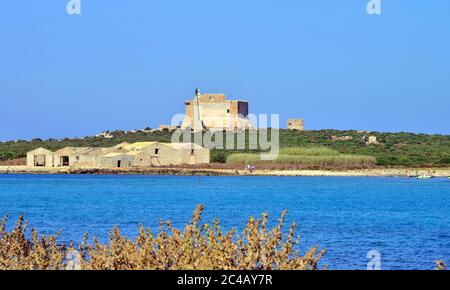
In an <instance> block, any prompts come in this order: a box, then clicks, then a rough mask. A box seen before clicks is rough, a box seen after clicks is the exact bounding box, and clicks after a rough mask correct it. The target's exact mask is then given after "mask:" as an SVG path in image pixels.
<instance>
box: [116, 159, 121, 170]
mask: <svg viewBox="0 0 450 290" xmlns="http://www.w3.org/2000/svg"><path fill="white" fill-rule="evenodd" d="M121 163H122V160H117V167H119V168H120V165H121Z"/></svg>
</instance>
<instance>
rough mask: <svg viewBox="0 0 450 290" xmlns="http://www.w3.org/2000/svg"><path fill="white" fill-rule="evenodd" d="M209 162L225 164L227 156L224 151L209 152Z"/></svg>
mask: <svg viewBox="0 0 450 290" xmlns="http://www.w3.org/2000/svg"><path fill="white" fill-rule="evenodd" d="M211 162H217V163H225V162H227V154H226V153H225V152H224V151H219V150H211Z"/></svg>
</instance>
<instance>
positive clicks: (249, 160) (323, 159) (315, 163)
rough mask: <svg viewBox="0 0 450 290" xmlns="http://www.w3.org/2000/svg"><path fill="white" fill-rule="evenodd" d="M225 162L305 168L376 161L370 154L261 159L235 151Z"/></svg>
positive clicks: (348, 166) (364, 164)
mask: <svg viewBox="0 0 450 290" xmlns="http://www.w3.org/2000/svg"><path fill="white" fill-rule="evenodd" d="M227 163H232V164H242V165H245V164H280V165H300V166H303V167H306V168H343V169H352V168H367V167H372V166H373V165H375V163H376V159H375V158H374V157H371V156H358V155H317V156H307V155H284V154H281V155H279V156H278V158H277V159H276V160H269V161H267V160H261V159H260V155H259V154H249V153H237V154H232V155H230V156H228V159H227Z"/></svg>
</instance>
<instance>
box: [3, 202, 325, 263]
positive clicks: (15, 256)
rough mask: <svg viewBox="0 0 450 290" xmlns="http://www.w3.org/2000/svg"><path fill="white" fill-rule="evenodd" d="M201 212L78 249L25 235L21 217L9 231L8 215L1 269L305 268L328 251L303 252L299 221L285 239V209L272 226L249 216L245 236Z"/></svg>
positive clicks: (116, 233) (200, 208)
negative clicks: (179, 224)
mask: <svg viewBox="0 0 450 290" xmlns="http://www.w3.org/2000/svg"><path fill="white" fill-rule="evenodd" d="M202 212H203V206H201V205H200V206H197V208H196V210H195V212H194V215H193V217H192V220H191V222H190V224H188V225H186V226H185V228H184V230H178V229H175V228H173V227H172V225H171V223H170V221H167V222H165V223H163V222H161V223H160V228H159V231H158V233H157V234H156V235H153V234H152V232H151V231H150V230H149V229H144V228H143V227H142V226H140V227H139V234H138V237H137V238H136V240H130V239H128V238H126V237H124V236H122V234H121V233H120V231H119V229H118V228H114V229H113V230H112V231H111V234H110V239H109V244H101V243H99V242H98V240H97V239H96V238H94V240H93V243H92V244H91V243H89V242H87V240H88V238H87V235H85V237H84V239H83V242H82V243H81V245H80V247H79V248H78V249H77V250H75V248H74V247H73V246H69V247H66V246H65V245H61V244H58V243H57V242H56V236H51V237H39V236H38V234H37V233H36V231H34V230H32V238H31V239H27V238H26V230H27V227H26V225H24V222H23V218H20V219H19V221H18V223H17V225H16V227H15V228H14V230H13V231H12V232H7V231H6V230H5V225H6V220H5V221H3V222H1V223H0V269H67V268H70V269H73V268H74V269H95V270H98V269H105V270H140V269H164V270H175V269H179V270H191V269H211V270H217V269H224V270H271V269H272V270H281V269H287V270H291V269H292V270H293V269H295V270H306V269H317V268H318V266H317V263H318V261H319V260H320V258H321V257H322V256H323V254H324V251H318V248H317V247H313V248H311V249H310V250H308V251H307V252H306V253H305V255H303V256H302V255H300V254H299V252H298V251H297V250H296V249H295V248H296V245H297V244H298V240H299V239H298V237H297V236H295V229H296V225H295V224H293V225H292V226H291V227H290V230H289V232H288V234H287V236H286V238H283V236H284V233H283V224H284V220H285V215H286V211H285V212H283V214H282V215H281V217H280V219H279V220H278V224H277V225H276V226H275V227H274V228H272V229H269V228H268V221H269V218H268V215H267V214H263V215H262V217H261V218H259V219H254V218H250V219H249V220H248V222H247V225H246V227H245V229H244V230H243V232H242V234H241V235H237V234H236V230H235V229H232V230H230V231H228V232H223V231H222V229H221V227H220V224H219V221H218V220H217V219H215V220H214V222H213V224H212V225H209V224H200V220H201V215H202Z"/></svg>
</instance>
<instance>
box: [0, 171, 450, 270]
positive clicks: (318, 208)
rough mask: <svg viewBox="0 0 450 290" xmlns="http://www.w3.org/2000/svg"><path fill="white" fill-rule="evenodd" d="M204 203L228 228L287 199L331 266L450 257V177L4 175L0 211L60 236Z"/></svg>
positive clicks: (305, 241) (129, 224)
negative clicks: (376, 256) (373, 253)
mask: <svg viewBox="0 0 450 290" xmlns="http://www.w3.org/2000/svg"><path fill="white" fill-rule="evenodd" d="M200 203H201V204H204V205H205V206H206V210H205V214H204V219H203V220H204V221H207V222H211V221H212V219H213V218H214V217H218V218H219V219H220V221H221V223H222V226H223V227H224V228H226V229H229V228H231V227H238V228H241V227H242V226H243V225H244V224H245V222H246V221H247V219H248V217H249V216H259V215H260V214H261V213H262V212H266V211H267V212H269V213H270V216H271V217H272V218H278V216H279V215H280V213H281V212H282V211H283V209H287V210H288V211H289V212H288V216H287V221H288V223H292V222H294V221H295V222H297V223H298V230H299V233H300V235H301V244H300V247H301V249H302V250H304V249H306V248H307V247H310V246H312V245H316V244H317V245H319V246H320V247H322V248H326V249H327V254H326V256H325V258H324V259H323V261H322V264H326V265H329V268H331V269H365V268H366V264H367V262H368V259H367V257H366V255H367V252H368V251H370V250H378V251H379V252H380V253H381V259H382V268H383V269H432V268H433V267H434V263H433V261H434V260H437V259H444V260H447V261H448V260H449V258H450V179H432V180H416V179H406V178H374V177H371V178H365V177H184V176H108V175H102V176H94V175H0V215H1V216H5V215H9V217H10V221H13V220H14V221H15V220H16V219H17V217H18V216H19V215H21V214H22V215H24V216H25V217H26V219H27V220H29V221H30V224H31V226H33V227H35V228H36V229H38V230H39V231H40V232H42V233H48V234H50V233H55V232H56V231H59V230H61V231H62V234H61V240H63V241H71V240H75V241H80V240H81V237H82V235H83V233H84V232H86V231H87V232H89V233H90V235H91V236H92V235H97V236H98V237H99V238H100V240H101V241H106V240H107V238H108V232H109V230H110V229H111V228H112V227H113V226H115V225H117V226H118V227H119V228H120V229H121V230H122V232H123V233H125V234H126V235H127V236H129V237H135V236H136V234H137V227H138V225H139V224H140V223H142V224H143V225H144V226H147V227H151V228H153V229H156V228H157V227H158V223H159V220H160V219H161V218H162V219H170V220H171V221H172V222H173V224H174V225H175V226H177V227H181V226H183V225H184V224H185V223H186V222H188V221H189V220H190V217H191V214H192V211H193V210H194V208H195V205H196V204H200Z"/></svg>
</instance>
